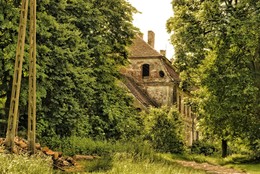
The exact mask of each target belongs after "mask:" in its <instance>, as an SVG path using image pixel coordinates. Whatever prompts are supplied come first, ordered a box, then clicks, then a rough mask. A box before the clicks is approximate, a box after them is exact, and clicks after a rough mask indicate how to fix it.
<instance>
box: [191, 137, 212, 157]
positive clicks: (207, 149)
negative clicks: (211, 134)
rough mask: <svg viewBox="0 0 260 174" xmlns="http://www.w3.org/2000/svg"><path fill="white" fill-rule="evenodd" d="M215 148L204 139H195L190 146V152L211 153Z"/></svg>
mask: <svg viewBox="0 0 260 174" xmlns="http://www.w3.org/2000/svg"><path fill="white" fill-rule="evenodd" d="M215 151H216V148H215V147H214V146H213V145H212V144H210V143H208V142H207V141H205V140H198V141H195V142H194V143H193V144H192V146H191V153H195V154H204V155H206V156H208V155H212V154H213V153H214V152H215Z"/></svg>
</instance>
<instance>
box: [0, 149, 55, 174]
mask: <svg viewBox="0 0 260 174" xmlns="http://www.w3.org/2000/svg"><path fill="white" fill-rule="evenodd" d="M0 161H1V163H0V171H1V174H13V173H15V174H24V173H26V174H51V173H52V161H51V159H47V158H46V159H42V158H40V157H36V156H34V157H28V156H26V155H10V154H1V153H0Z"/></svg>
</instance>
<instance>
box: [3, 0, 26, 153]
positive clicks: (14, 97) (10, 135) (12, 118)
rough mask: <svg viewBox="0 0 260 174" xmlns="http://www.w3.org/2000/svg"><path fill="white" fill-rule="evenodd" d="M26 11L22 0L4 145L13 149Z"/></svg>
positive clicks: (24, 2)
mask: <svg viewBox="0 0 260 174" xmlns="http://www.w3.org/2000/svg"><path fill="white" fill-rule="evenodd" d="M27 13H28V0H22V4H21V14H20V24H19V31H18V42H17V48H16V58H15V67H14V75H13V84H12V94H11V100H10V110H9V116H8V125H7V131H6V140H5V145H6V147H7V148H9V149H10V150H12V151H14V138H15V132H16V127H17V122H18V119H17V117H18V106H19V97H20V88H21V76H22V65H23V56H24V42H25V33H26V22H27Z"/></svg>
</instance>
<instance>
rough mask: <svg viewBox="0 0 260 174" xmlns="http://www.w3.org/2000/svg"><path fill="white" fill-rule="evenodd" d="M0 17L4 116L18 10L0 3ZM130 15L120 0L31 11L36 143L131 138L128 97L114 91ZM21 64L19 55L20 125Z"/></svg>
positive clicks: (133, 127) (52, 4) (130, 32)
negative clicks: (61, 139)
mask: <svg viewBox="0 0 260 174" xmlns="http://www.w3.org/2000/svg"><path fill="white" fill-rule="evenodd" d="M18 4H19V3H18ZM0 12H1V13H0V23H1V26H0V48H1V49H0V79H1V81H0V87H1V92H0V97H1V98H0V100H1V101H6V102H5V103H4V104H1V106H0V107H1V109H2V108H3V109H5V110H6V109H7V110H8V107H9V101H8V100H6V98H7V99H8V98H9V95H10V91H11V79H12V73H13V72H12V71H13V66H14V65H13V62H14V59H15V50H16V43H17V41H16V38H17V28H18V19H19V8H18V6H16V5H14V4H13V3H12V2H11V1H4V2H2V1H1V7H0ZM133 12H135V9H134V8H133V7H132V6H131V5H130V4H129V3H128V2H125V1H124V0H113V1H111V0H104V1H97V0H77V1H76V0H69V1H66V0H61V1H54V0H42V1H41V2H39V3H38V4H37V119H38V120H39V122H38V123H37V128H38V130H39V131H38V133H39V134H38V138H40V137H41V136H54V135H55V134H56V135H59V136H70V135H72V134H75V135H79V136H86V135H88V136H93V137H96V138H115V139H118V138H125V137H128V136H130V135H131V136H132V135H133V134H135V133H136V131H137V130H138V124H137V121H136V120H137V118H136V115H135V114H136V112H135V111H132V110H133V107H132V104H131V98H130V97H128V96H127V94H126V92H125V91H124V90H122V89H121V88H120V87H119V86H118V84H117V81H118V79H119V78H120V75H119V72H118V69H119V67H121V66H122V65H124V64H125V63H126V62H127V50H126V46H128V45H129V44H131V40H132V38H133V36H134V34H135V28H134V27H133V25H132V23H131V22H132V13H133ZM25 47H26V48H28V44H27V42H26V46H25ZM27 61H28V54H25V61H24V66H23V68H24V75H23V79H22V83H23V85H22V90H21V92H22V94H21V102H20V108H21V109H20V114H21V115H23V118H25V119H26V115H27V109H26V108H27V106H26V105H27V88H28V87H27V85H28V84H27V76H28V75H27V74H28V73H27V68H28V62H27ZM2 89H3V90H2ZM1 113H2V111H1ZM5 114H7V113H5ZM24 123H26V120H25V122H24ZM20 126H21V127H26V124H20Z"/></svg>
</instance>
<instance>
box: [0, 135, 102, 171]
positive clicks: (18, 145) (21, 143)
mask: <svg viewBox="0 0 260 174" xmlns="http://www.w3.org/2000/svg"><path fill="white" fill-rule="evenodd" d="M4 141H5V139H4V138H0V153H10V152H9V151H8V150H7V149H6V147H5V143H4ZM14 142H15V146H14V148H13V150H12V153H14V154H17V155H19V154H27V153H28V142H27V140H25V139H22V138H19V137H16V138H15V141H14ZM35 147H36V154H35V155H38V156H42V157H48V156H49V157H51V158H52V160H53V166H54V168H58V169H60V170H64V168H66V167H73V166H76V161H77V160H93V159H95V158H98V157H97V156H88V155H75V156H74V157H69V156H63V155H62V152H55V151H52V150H51V149H49V148H48V147H46V146H45V147H41V145H40V144H39V143H36V144H35Z"/></svg>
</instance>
